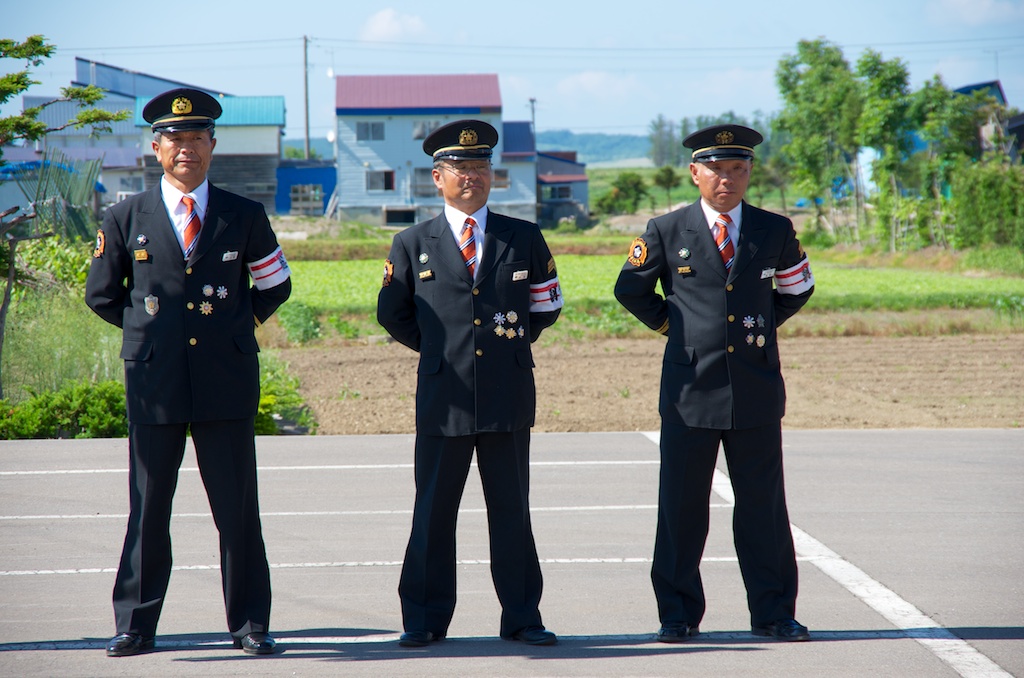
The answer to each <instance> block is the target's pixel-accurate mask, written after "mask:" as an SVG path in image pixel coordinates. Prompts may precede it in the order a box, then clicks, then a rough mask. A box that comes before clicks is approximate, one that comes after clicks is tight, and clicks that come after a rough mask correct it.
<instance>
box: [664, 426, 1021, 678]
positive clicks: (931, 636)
mask: <svg viewBox="0 0 1024 678" xmlns="http://www.w3.org/2000/svg"><path fill="white" fill-rule="evenodd" d="M644 436H646V437H647V438H648V439H650V440H651V441H652V442H654V443H655V444H657V443H658V442H659V438H660V434H659V433H658V432H647V433H644ZM712 489H714V491H715V493H717V494H718V496H720V497H721V498H722V499H724V500H725V501H726V502H727V503H729V504H735V503H736V497H735V496H734V495H733V491H732V484H731V482H730V481H729V476H727V475H726V474H725V473H723V472H722V471H721V470H719V469H717V468H716V469H715V475H714V479H713V480H712ZM790 528H791V529H792V531H793V545H794V546H795V547H796V554H797V559H798V560H801V559H805V560H807V561H809V562H810V563H811V564H812V565H814V566H815V567H817V568H818V569H819V570H821V571H822V572H824V573H825V574H826V575H828V576H829V577H830V578H832V579H833V580H835V581H836V582H837V583H838V584H839V585H840V586H842V587H843V588H844V589H846V590H847V591H849V592H850V593H852V594H853V595H854V596H856V597H857V598H859V599H860V600H862V601H864V603H866V604H867V605H868V606H869V607H871V609H873V610H874V611H875V612H878V613H879V614H880V615H882V616H883V617H885V618H886V619H887V620H889V622H890V623H892V624H893V625H894V626H896V627H897V628H899V629H902V630H903V631H905V632H906V631H910V630H911V629H914V632H913V633H908V635H909V636H910V637H913V638H914V640H916V641H917V642H918V643H920V644H921V645H923V646H924V647H926V648H928V650H930V651H931V652H932V654H934V655H935V656H936V657H938V658H939V659H941V660H942V661H943V662H945V663H946V664H947V665H949V667H950V668H951V669H953V670H954V671H956V672H957V673H958V674H960V675H961V676H964V677H965V678H995V677H997V676H998V677H1000V678H1001V677H1002V676H1011V674H1009V673H1007V672H1006V671H1004V670H1003V669H1002V667H1000V666H999V665H998V664H996V663H995V662H993V661H992V660H991V659H989V658H988V657H986V656H985V655H983V654H982V653H981V652H978V651H977V650H976V649H974V647H973V646H971V645H970V644H969V643H968V642H967V641H965V640H963V639H961V638H957V637H956V636H955V635H953V633H951V632H950V631H949V630H947V629H945V628H943V627H942V626H940V625H939V624H938V623H937V622H935V621H934V620H932V619H931V618H930V617H929V616H928V615H926V614H924V613H923V612H921V611H920V610H918V609H917V608H916V607H914V606H913V605H912V604H910V603H909V602H907V601H905V600H903V599H902V598H900V597H899V596H898V595H896V593H895V592H893V591H891V590H890V589H888V588H886V587H885V586H883V585H882V584H881V583H879V582H877V581H875V580H874V579H872V578H871V577H870V576H868V574H867V573H866V572H864V571H863V570H861V569H860V568H859V567H857V566H856V565H854V564H853V563H851V562H849V561H848V560H845V559H844V558H843V557H842V556H840V555H839V554H838V553H836V552H835V551H833V550H832V549H830V548H829V547H827V546H825V545H824V544H823V543H821V542H820V541H818V540H817V539H815V538H814V537H812V536H811V535H809V534H807V533H806V532H804V531H803V530H801V529H800V528H799V527H797V526H796V525H793V524H792V523H790ZM921 629H925V630H924V632H923V633H922V632H921ZM812 635H813V634H812Z"/></svg>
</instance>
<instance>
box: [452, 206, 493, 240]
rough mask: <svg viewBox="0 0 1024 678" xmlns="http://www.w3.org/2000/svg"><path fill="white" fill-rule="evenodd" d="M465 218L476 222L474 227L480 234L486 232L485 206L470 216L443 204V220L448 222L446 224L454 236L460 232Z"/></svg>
mask: <svg viewBox="0 0 1024 678" xmlns="http://www.w3.org/2000/svg"><path fill="white" fill-rule="evenodd" d="M466 217H473V221H475V222H476V227H477V228H478V229H480V233H481V234H483V233H484V232H485V231H486V230H487V205H484V206H483V207H481V208H480V209H478V210H477V211H476V212H473V213H472V214H466V213H464V212H463V211H461V210H459V209H458V208H456V207H452V206H451V205H449V204H448V203H445V205H444V218H445V219H447V220H448V224H449V225H450V226H451V227H452V232H453V233H455V234H456V236H457V235H459V233H460V232H461V231H462V225H463V224H464V223H466Z"/></svg>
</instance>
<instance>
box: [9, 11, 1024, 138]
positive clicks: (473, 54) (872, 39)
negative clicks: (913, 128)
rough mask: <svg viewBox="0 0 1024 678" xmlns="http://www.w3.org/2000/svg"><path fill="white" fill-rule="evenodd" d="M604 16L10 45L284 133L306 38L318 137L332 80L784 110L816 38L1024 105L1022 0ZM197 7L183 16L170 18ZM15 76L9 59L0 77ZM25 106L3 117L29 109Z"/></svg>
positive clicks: (643, 113)
mask: <svg viewBox="0 0 1024 678" xmlns="http://www.w3.org/2000/svg"><path fill="white" fill-rule="evenodd" d="M602 5H604V3H582V2H558V1H557V0H549V1H547V2H540V1H536V0H518V1H517V2H507V3H425V2H422V0H417V1H409V2H405V1H402V2H380V3H370V2H367V3H354V2H351V1H347V2H346V1H345V0H340V1H339V0H334V1H333V2H321V1H319V0H310V1H306V2H303V1H301V0H299V1H296V2H291V3H288V2H278V3H273V4H271V3H245V4H242V3H238V2H222V1H219V0H208V1H207V2H203V3H195V4H192V5H188V4H187V3H177V5H174V4H173V3H172V5H161V4H153V3H149V4H143V3H138V2H124V1H122V0H107V1H105V2H102V3H101V2H72V1H71V0H67V1H66V2H59V1H56V0H34V1H33V2H18V3H13V2H10V3H5V7H4V9H3V28H0V37H4V38H11V39H17V40H23V39H24V38H25V37H27V36H28V35H32V34H42V35H44V36H46V38H47V39H48V40H49V42H51V43H53V44H55V45H56V46H57V47H58V51H57V53H56V55H55V56H54V57H53V58H51V59H49V60H48V61H46V62H44V64H43V65H42V66H40V67H39V68H36V69H34V71H33V74H34V77H35V79H36V80H39V81H40V82H41V84H39V85H36V86H34V87H33V88H32V89H30V90H29V93H30V94H36V95H54V96H56V95H57V94H58V92H59V88H60V87H61V86H66V85H67V84H69V83H70V82H71V80H72V79H73V77H74V57H76V56H78V57H83V58H87V59H93V60H96V61H100V62H103V63H108V64H111V65H115V66H119V67H122V68H127V69H130V70H134V71H140V72H143V73H149V74H152V75H157V76H161V77H165V78H168V79H171V80H177V81H181V82H187V83H191V84H194V85H198V86H201V87H207V88H210V89H217V90H221V91H224V92H228V93H230V94H236V95H284V96H285V97H286V106H287V127H286V136H287V137H288V138H292V139H301V138H302V137H303V135H304V127H305V121H304V120H305V115H304V110H305V108H304V107H305V104H304V98H305V97H304V89H303V47H302V46H303V36H308V37H309V49H308V59H309V71H308V72H309V118H310V123H309V124H310V136H311V137H313V138H323V137H324V136H325V135H326V134H327V131H328V130H329V129H330V127H331V123H332V117H333V112H334V81H333V79H332V78H330V77H329V75H328V73H329V72H333V73H335V74H370V75H372V74H420V73H496V74H498V76H499V81H500V84H501V92H502V100H503V107H504V110H503V117H504V119H505V120H529V119H530V116H531V104H530V99H531V98H533V99H535V100H536V103H535V104H534V113H535V116H536V118H535V119H536V124H537V129H538V130H540V131H545V130H553V129H570V130H572V131H574V132H581V133H582V132H609V133H626V134H646V133H647V131H648V125H649V123H650V122H651V120H653V119H654V118H656V117H657V116H658V115H659V114H661V115H664V116H665V117H667V118H670V119H674V120H679V119H681V118H683V117H694V116H697V115H718V114H720V113H723V112H726V111H729V110H732V111H735V112H736V113H738V114H740V115H744V116H748V117H749V116H750V115H752V114H753V113H754V112H755V111H762V112H765V113H770V112H773V111H777V110H779V109H780V108H781V101H780V99H779V96H778V92H777V89H776V86H775V79H774V72H775V68H776V65H777V64H778V62H779V60H780V59H781V58H782V57H783V56H785V55H787V54H793V53H795V51H796V45H797V43H798V42H799V41H800V40H803V39H808V40H809V39H815V38H823V39H826V40H828V41H830V42H832V43H834V44H836V45H838V46H840V47H841V48H842V50H843V53H844V55H845V56H846V59H847V60H848V61H849V62H850V63H851V65H852V64H854V63H855V62H856V60H857V58H858V57H859V56H860V55H861V54H862V53H863V51H864V50H865V49H869V48H870V49H874V50H876V51H878V52H880V53H881V54H882V55H883V56H884V57H885V58H886V59H893V58H899V59H902V60H903V61H904V62H905V63H906V64H907V65H908V67H909V71H910V76H911V86H912V87H913V88H915V89H916V88H917V87H919V86H920V85H921V83H923V82H924V81H925V80H927V79H929V78H931V77H932V76H934V75H936V74H937V75H940V76H941V77H942V78H943V81H944V82H945V83H946V85H947V86H949V87H952V88H956V87H960V86H963V85H967V84H973V83H977V82H984V81H988V80H994V79H996V78H997V77H998V79H999V80H1001V81H1002V84H1003V89H1004V91H1005V93H1006V96H1007V98H1008V100H1009V103H1010V105H1012V106H1016V107H1017V108H1021V109H1024V0H859V1H858V2H832V3H827V2H821V1H820V0H813V1H796V0H775V2H764V1H763V0H759V1H757V2H755V1H753V0H734V1H733V2H728V3H713V2H685V1H682V0H662V1H660V2H654V1H648V0H632V1H630V2H621V3H615V4H614V6H613V7H614V9H613V10H610V9H604V10H598V9H593V8H595V7H600V6H602ZM175 6H177V7H179V8H180V7H188V8H189V9H190V10H191V11H189V12H187V13H186V12H184V11H182V12H179V13H178V14H173V13H172V10H171V8H172V7H175ZM20 67H21V64H19V63H13V62H11V61H9V60H5V61H0V69H3V71H4V72H6V71H10V70H16V69H17V68H20ZM20 108H21V103H20V101H18V102H15V105H12V104H7V105H5V106H4V107H3V108H2V109H0V114H5V115H6V114H10V113H11V112H13V111H16V110H20Z"/></svg>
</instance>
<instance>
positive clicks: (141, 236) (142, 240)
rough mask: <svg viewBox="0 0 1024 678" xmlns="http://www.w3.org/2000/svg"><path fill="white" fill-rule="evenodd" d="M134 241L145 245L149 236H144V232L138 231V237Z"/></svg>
mask: <svg viewBox="0 0 1024 678" xmlns="http://www.w3.org/2000/svg"><path fill="white" fill-rule="evenodd" d="M135 242H137V243H139V245H145V244H146V243H148V242H149V238H147V237H146V234H145V233H139V237H137V238H136V239H135Z"/></svg>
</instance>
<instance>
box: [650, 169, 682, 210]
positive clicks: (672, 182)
mask: <svg viewBox="0 0 1024 678" xmlns="http://www.w3.org/2000/svg"><path fill="white" fill-rule="evenodd" d="M651 181H652V182H653V183H654V185H655V186H657V187H658V188H661V189H664V190H665V199H666V201H667V204H668V210H667V211H668V212H671V211H672V189H673V188H679V185H680V184H682V183H683V175H681V174H679V173H677V172H676V171H675V169H674V168H673V167H672V166H671V165H665V166H664V167H660V168H658V171H657V172H655V173H654V177H653V179H652V180H651Z"/></svg>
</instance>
